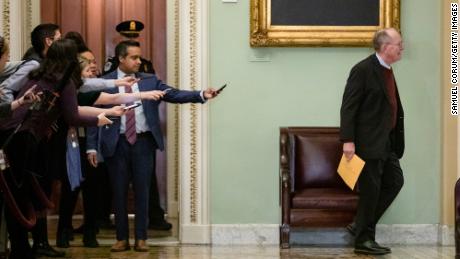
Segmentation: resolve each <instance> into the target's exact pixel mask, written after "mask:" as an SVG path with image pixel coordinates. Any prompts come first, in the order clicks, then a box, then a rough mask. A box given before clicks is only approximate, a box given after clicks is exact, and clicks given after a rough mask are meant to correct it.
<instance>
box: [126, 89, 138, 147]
mask: <svg viewBox="0 0 460 259" xmlns="http://www.w3.org/2000/svg"><path fill="white" fill-rule="evenodd" d="M125 92H126V93H132V92H133V90H132V89H131V87H125ZM130 104H132V103H127V104H126V105H130ZM125 116H126V123H125V136H126V140H128V142H129V143H130V144H131V145H134V143H136V138H137V135H136V116H135V112H134V109H131V110H129V111H127V112H126V114H125Z"/></svg>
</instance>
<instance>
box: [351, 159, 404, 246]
mask: <svg viewBox="0 0 460 259" xmlns="http://www.w3.org/2000/svg"><path fill="white" fill-rule="evenodd" d="M365 161H366V164H365V166H364V168H363V171H362V173H361V175H360V176H359V180H358V187H359V202H358V210H357V212H356V218H355V222H356V239H355V245H356V244H361V243H363V242H365V241H368V240H374V241H375V226H376V225H377V222H378V221H379V220H380V218H381V217H382V215H383V213H384V212H385V211H386V209H387V208H388V207H389V206H390V205H391V203H392V202H393V200H394V199H395V198H396V196H397V195H398V193H399V191H400V190H401V188H402V186H403V184H404V177H403V172H402V170H401V166H400V165H399V159H398V158H397V156H396V154H395V153H393V152H390V153H389V154H388V156H386V157H385V158H383V159H367V160H365Z"/></svg>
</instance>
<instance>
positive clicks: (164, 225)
mask: <svg viewBox="0 0 460 259" xmlns="http://www.w3.org/2000/svg"><path fill="white" fill-rule="evenodd" d="M171 228H172V224H171V223H169V222H167V221H166V220H163V221H159V222H152V223H151V224H149V229H154V230H164V231H167V230H170V229H171Z"/></svg>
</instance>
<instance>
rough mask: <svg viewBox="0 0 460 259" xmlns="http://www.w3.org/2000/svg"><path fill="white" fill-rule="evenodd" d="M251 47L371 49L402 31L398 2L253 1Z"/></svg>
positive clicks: (389, 0)
mask: <svg viewBox="0 0 460 259" xmlns="http://www.w3.org/2000/svg"><path fill="white" fill-rule="evenodd" d="M250 1H251V6H250V9H251V14H250V15H251V17H250V19H251V22H250V23H251V28H250V44H251V46H252V47H295V46H319V47H327V46H369V45H371V42H372V37H373V35H374V33H375V31H376V30H378V29H383V28H387V27H394V28H396V29H398V30H399V28H400V2H399V0H250Z"/></svg>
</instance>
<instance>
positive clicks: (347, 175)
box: [337, 155, 365, 190]
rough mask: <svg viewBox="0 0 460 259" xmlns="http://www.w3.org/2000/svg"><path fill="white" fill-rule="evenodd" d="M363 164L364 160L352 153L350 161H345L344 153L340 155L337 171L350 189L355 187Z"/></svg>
mask: <svg viewBox="0 0 460 259" xmlns="http://www.w3.org/2000/svg"><path fill="white" fill-rule="evenodd" d="M364 164H365V162H364V161H363V160H362V159H361V158H360V157H359V156H357V155H354V156H353V157H352V158H351V160H350V161H347V158H346V157H345V155H342V159H341V160H340V164H339V168H338V169H337V172H338V173H339V175H340V177H342V179H343V181H344V182H345V183H346V184H347V185H348V187H350V189H352V190H353V189H354V188H355V185H356V182H357V181H358V177H359V175H360V174H361V171H362V170H363V167H364Z"/></svg>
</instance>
